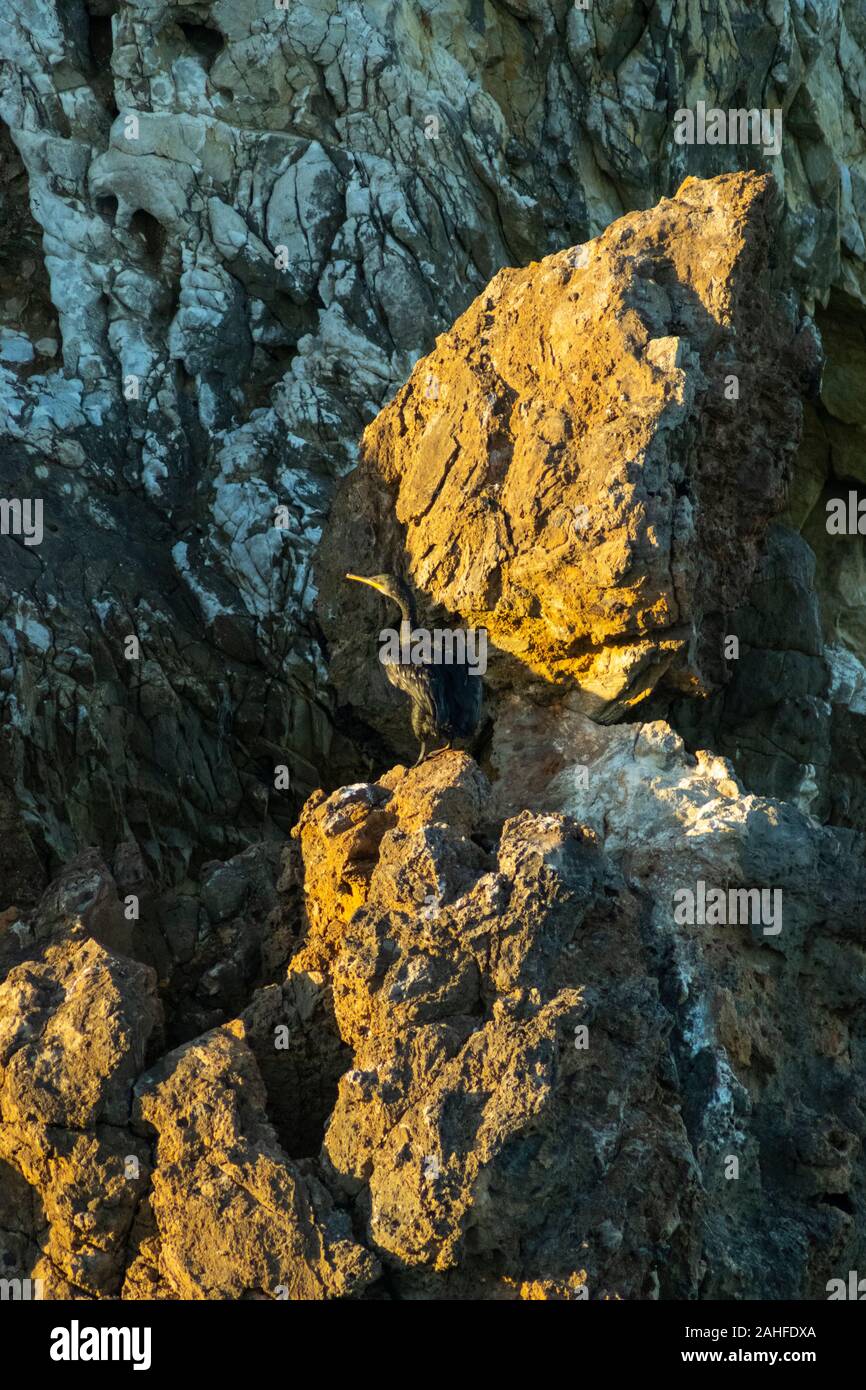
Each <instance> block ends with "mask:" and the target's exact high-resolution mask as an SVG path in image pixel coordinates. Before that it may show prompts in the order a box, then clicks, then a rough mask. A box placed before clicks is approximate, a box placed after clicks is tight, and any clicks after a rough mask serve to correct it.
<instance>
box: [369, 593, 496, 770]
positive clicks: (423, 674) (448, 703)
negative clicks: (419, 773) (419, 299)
mask: <svg viewBox="0 0 866 1390" xmlns="http://www.w3.org/2000/svg"><path fill="white" fill-rule="evenodd" d="M346 578H347V579H354V580H355V581H356V582H357V583H359V584H369V585H370V587H371V588H372V589H377V590H378V591H379V593H380V594H384V595H385V597H386V598H389V599H391V601H392V602H393V603H396V605H397V607H398V608H399V609H400V646H401V650H402V649H403V648H404V646H405V647H406V648H408V647H409V646H410V642H411V636H412V632H413V630H414V629H415V620H416V614H415V600H414V598H413V597H412V593H411V590H410V589H409V587H408V586H407V585H406V584H404V583H403V581H402V579H398V578H397V576H396V575H394V574H373V575H369V576H364V575H362V574H347V575H346ZM381 661H382V665H383V666H384V668H385V675H386V677H387V679H388V680H389V681H390V683H391V685H393V686H395V687H396V688H397V690H403V691H405V693H406V694H407V695H408V696H409V699H410V700H411V701H412V729H413V732H414V733H415V736H416V737H417V739H418V740H419V742H420V744H421V751H420V753H419V754H418V758H417V761H416V763H415V766H416V767H417V766H418V764H419V763H422V762H423V761H424V759H425V758H426V757H428V753H427V743H428V741H429V740H431V739H434V740H439V739H443V738H444V739H445V740H446V742H445V744H444V747H443V748H440V749H436V752H444V751H445V749H446V748H450V747H451V745H452V743H453V741H454V739H455V738H464V739H468V738H471V737H472V735H473V734H474V733H475V730H476V729H477V728H478V722H479V719H480V717H481V696H482V689H481V677H480V675H470V673H469V671H468V669H467V667H466V665H465V664H460V665H443V664H442V662H435V661H433V662H426V661H417V660H416V661H414V662H413V661H401V660H400V659H399V658H398V659H397V660H394V659H393V658H391V657H389V656H388V655H383V656H382V657H381Z"/></svg>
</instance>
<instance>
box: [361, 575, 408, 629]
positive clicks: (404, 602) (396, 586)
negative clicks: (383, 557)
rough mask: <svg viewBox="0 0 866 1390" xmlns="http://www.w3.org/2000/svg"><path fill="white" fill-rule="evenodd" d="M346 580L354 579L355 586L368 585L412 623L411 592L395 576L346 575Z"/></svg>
mask: <svg viewBox="0 0 866 1390" xmlns="http://www.w3.org/2000/svg"><path fill="white" fill-rule="evenodd" d="M346 578H347V579H354V581H355V583H356V584H369V586H370V588H371V589H375V590H376V591H377V592H378V593H380V594H384V596H385V598H389V599H391V601H392V603H396V605H397V607H398V608H399V609H400V612H401V613H402V615H403V617H404V618H405V619H408V620H409V621H411V622H413V623H414V621H415V602H414V599H413V597H412V591H411V589H410V588H409V586H408V585H407V584H404V582H403V580H402V579H398V578H397V576H396V574H369V575H365V574H347V575H346Z"/></svg>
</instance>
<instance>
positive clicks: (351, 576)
mask: <svg viewBox="0 0 866 1390" xmlns="http://www.w3.org/2000/svg"><path fill="white" fill-rule="evenodd" d="M346 578H347V579H354V580H355V582H356V584H369V585H370V588H371V589H378V590H379V593H381V592H382V586H381V584H374V583H373V580H372V579H367V578H365V576H364V575H363V574H347V575H346Z"/></svg>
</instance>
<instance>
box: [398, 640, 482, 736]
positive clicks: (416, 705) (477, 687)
mask: <svg viewBox="0 0 866 1390" xmlns="http://www.w3.org/2000/svg"><path fill="white" fill-rule="evenodd" d="M383 665H384V667H385V675H386V677H387V678H388V680H389V681H390V683H391V685H393V686H394V687H395V689H397V690H402V691H403V692H404V694H406V695H408V696H409V699H410V700H411V701H412V729H413V732H414V733H415V735H416V737H417V738H418V739H419V740H420V741H421V743H422V744H423V745H426V744H427V742H428V741H430V740H431V739H445V740H446V741H447V742H448V743H451V742H452V740H453V739H455V738H471V737H472V735H473V734H474V733H475V730H476V729H477V728H478V721H479V719H480V717H481V694H482V691H481V677H480V676H472V675H470V674H469V672H468V670H467V668H466V667H465V666H442V665H437V666H434V665H429V666H426V665H423V664H418V665H413V664H412V663H410V662H402V661H385V662H383Z"/></svg>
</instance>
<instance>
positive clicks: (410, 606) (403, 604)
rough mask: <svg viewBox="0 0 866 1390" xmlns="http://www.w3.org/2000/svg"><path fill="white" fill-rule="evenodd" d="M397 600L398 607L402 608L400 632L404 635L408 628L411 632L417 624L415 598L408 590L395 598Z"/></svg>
mask: <svg viewBox="0 0 866 1390" xmlns="http://www.w3.org/2000/svg"><path fill="white" fill-rule="evenodd" d="M395 602H396V604H397V607H398V608H399V609H400V618H401V622H400V633H401V636H402V634H403V632H404V631H406V630H408V631H409V632H411V631H412V629H413V628H414V626H415V621H416V613H415V600H414V598H413V597H412V595H411V594H410V593H409V592H408V591H407V592H406V593H403V594H401V595H400V596H399V597H398V598H395Z"/></svg>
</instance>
